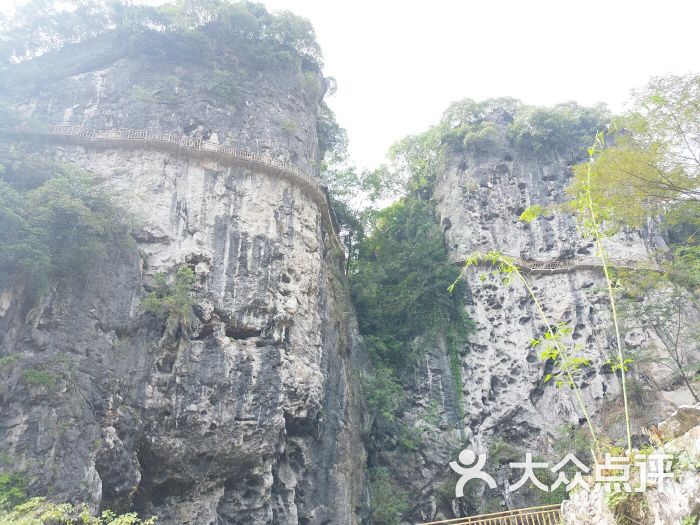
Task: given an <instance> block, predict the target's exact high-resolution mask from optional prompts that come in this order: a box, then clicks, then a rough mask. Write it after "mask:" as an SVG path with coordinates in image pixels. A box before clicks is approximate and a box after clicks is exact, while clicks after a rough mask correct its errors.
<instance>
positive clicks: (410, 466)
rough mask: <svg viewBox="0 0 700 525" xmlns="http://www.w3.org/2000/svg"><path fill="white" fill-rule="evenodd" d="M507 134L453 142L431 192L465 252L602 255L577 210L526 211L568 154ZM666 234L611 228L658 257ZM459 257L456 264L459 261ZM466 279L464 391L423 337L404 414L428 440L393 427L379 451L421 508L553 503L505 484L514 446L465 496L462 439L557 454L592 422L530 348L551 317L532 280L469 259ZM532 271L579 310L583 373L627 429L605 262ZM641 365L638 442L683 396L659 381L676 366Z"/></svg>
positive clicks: (623, 254) (549, 197)
mask: <svg viewBox="0 0 700 525" xmlns="http://www.w3.org/2000/svg"><path fill="white" fill-rule="evenodd" d="M500 146H501V147H500V148H499V149H500V153H499V155H498V156H497V155H495V154H488V153H480V154H474V153H470V152H467V151H464V152H450V153H448V154H446V156H445V158H444V159H443V160H442V165H441V167H440V168H439V169H438V170H437V171H438V173H437V178H436V180H435V182H434V184H433V187H432V197H433V198H434V199H435V201H436V203H437V213H438V220H439V221H440V223H441V224H442V226H443V229H444V231H445V240H446V243H447V246H448V249H449V251H450V253H451V255H452V257H453V259H454V260H455V261H460V260H464V258H466V256H467V255H469V254H470V253H473V252H488V251H491V250H497V251H501V252H502V253H505V254H508V255H511V256H514V257H521V258H523V259H529V260H537V261H554V260H565V259H571V258H573V257H577V256H592V255H594V254H595V252H594V247H593V242H592V240H591V239H587V238H584V237H582V235H581V233H580V231H579V229H578V228H577V226H576V221H575V219H574V217H572V216H571V215H568V214H566V213H562V212H551V213H549V214H547V215H545V216H542V217H539V218H537V219H536V220H534V221H533V222H532V223H531V224H527V223H525V222H523V221H520V220H519V216H520V214H521V213H522V212H523V211H524V210H525V209H526V208H527V207H528V206H531V205H534V204H540V205H542V206H545V207H547V206H552V205H556V204H558V203H561V202H563V200H564V199H565V189H566V186H567V185H568V182H569V180H570V178H571V169H570V166H569V165H567V164H565V163H563V162H561V161H560V160H559V159H558V158H557V157H556V155H555V154H554V153H552V152H548V151H541V152H539V153H538V154H537V155H535V154H533V153H531V152H528V151H520V150H515V149H513V148H511V147H510V146H508V145H507V144H506V143H505V142H504V143H503V144H501V145H500ZM655 235H656V234H655V232H654V228H653V224H651V223H650V224H649V227H648V228H645V229H642V230H641V231H638V230H626V231H621V232H618V233H617V234H615V235H614V236H613V237H611V238H610V239H607V241H606V242H607V249H608V251H609V253H611V254H614V255H613V256H614V257H615V258H621V259H629V260H637V261H643V262H649V261H653V258H654V252H655V250H656V249H660V248H663V247H659V245H658V244H659V243H658V242H656V241H655V240H654V238H655ZM459 269H460V265H458V264H456V265H455V272H456V273H457V272H458V271H459ZM465 279H466V281H467V283H468V292H467V295H466V297H465V299H464V300H465V308H466V310H467V312H468V314H469V316H470V317H471V318H472V319H473V320H474V321H475V323H476V328H475V330H474V331H473V333H472V335H471V336H470V337H469V342H468V343H467V344H466V345H464V346H463V347H462V348H461V349H460V354H461V375H462V385H461V396H458V395H455V394H454V379H453V377H452V374H451V372H450V370H449V357H448V354H447V351H446V347H445V345H444V344H442V343H440V342H438V343H437V344H436V343H434V342H432V341H418V342H417V344H422V345H425V346H426V350H427V351H426V355H425V357H424V362H423V363H421V364H420V365H419V366H418V367H417V370H416V371H415V374H414V375H413V376H412V377H409V378H405V384H406V385H407V388H408V390H409V391H410V394H409V396H408V397H409V398H410V399H411V400H412V403H413V407H412V409H409V410H408V411H407V413H406V414H405V415H404V418H403V423H404V424H405V425H406V426H407V427H408V428H410V429H412V430H413V432H416V433H418V434H420V436H421V446H420V447H419V450H417V451H411V450H408V451H407V450H404V449H402V448H401V447H400V446H398V445H396V444H395V443H392V442H391V441H388V442H387V443H381V444H380V446H379V449H380V451H379V452H378V453H377V457H378V459H377V460H376V461H377V463H378V464H384V463H385V464H388V465H392V469H393V470H392V472H394V473H395V475H396V478H397V479H398V480H399V483H400V484H401V485H402V486H403V487H404V488H406V489H407V490H408V492H409V494H410V495H411V498H412V503H413V504H414V506H413V507H412V510H411V512H412V514H411V516H412V518H413V519H414V521H416V522H417V521H429V520H432V519H441V518H451V517H454V516H464V515H474V514H479V513H485V512H496V511H500V510H505V509H506V508H519V507H526V506H533V505H537V504H541V503H546V502H547V500H544V499H543V493H539V492H538V491H537V490H532V491H529V490H525V489H523V490H521V491H517V492H510V493H509V492H507V491H506V488H507V487H508V486H509V485H512V484H513V483H515V482H516V481H518V479H519V478H518V477H517V476H518V475H519V472H518V471H513V470H511V469H509V468H508V466H507V463H508V462H509V461H510V460H509V459H508V458H505V459H498V458H492V459H490V460H489V461H488V462H487V467H486V470H487V471H488V472H489V473H490V474H491V475H493V476H494V478H495V479H496V481H497V483H498V487H499V488H498V489H496V490H493V491H491V490H489V489H488V488H485V487H481V486H479V485H478V484H475V485H474V486H473V488H472V489H470V490H471V492H469V494H468V495H466V496H465V497H464V498H460V499H455V498H454V485H455V482H456V480H457V476H456V474H454V473H453V472H452V471H451V470H450V469H449V467H448V463H449V462H450V461H453V460H455V459H456V458H457V453H458V452H459V450H461V449H462V448H465V447H469V448H471V449H472V450H474V451H476V452H483V453H487V454H492V455H493V454H494V453H495V452H496V451H497V450H498V449H499V448H500V449H501V450H504V449H505V450H506V451H508V453H509V454H514V455H515V457H513V459H512V460H514V461H522V460H523V459H524V454H525V452H526V451H529V452H532V453H533V455H535V456H541V457H546V458H548V459H550V460H555V459H556V461H554V462H553V463H551V465H554V463H556V462H558V461H559V460H560V459H561V458H562V457H563V455H564V453H563V452H561V451H560V450H559V451H558V450H555V449H556V447H557V446H559V447H560V446H561V443H560V441H561V439H562V428H563V427H564V426H567V425H569V426H572V427H573V428H577V427H580V426H583V425H584V424H585V419H584V417H583V413H582V411H581V408H580V406H579V403H578V402H577V401H576V399H575V397H574V395H573V392H572V391H571V390H570V389H568V388H555V387H554V385H553V384H552V383H553V382H550V383H549V384H545V383H544V379H545V376H546V375H547V374H548V373H550V372H552V369H551V365H549V364H545V363H543V362H542V361H541V360H540V357H539V350H536V349H533V348H531V347H530V341H531V340H532V339H533V338H540V337H542V335H543V333H544V331H545V325H544V323H543V322H542V320H541V318H540V316H539V314H538V312H537V309H536V308H535V305H534V303H533V301H532V300H531V298H530V296H529V294H528V292H527V290H526V288H525V287H524V286H523V284H522V283H521V282H519V281H518V280H517V279H516V280H513V281H512V282H511V283H510V284H507V285H504V284H502V282H501V278H500V277H499V276H496V275H492V274H491V272H490V270H489V269H488V268H486V267H472V268H470V269H469V270H467V272H466V274H465ZM528 279H529V281H530V284H531V285H532V287H533V289H534V291H535V293H536V294H537V295H538V297H539V299H540V301H541V303H542V305H543V308H544V310H545V314H546V315H547V317H548V319H549V321H550V323H552V324H556V323H559V322H564V323H567V324H568V325H569V326H570V327H571V328H572V329H573V333H572V335H571V337H570V339H569V340H568V343H569V344H570V345H571V347H573V345H580V348H579V349H578V350H577V352H580V354H581V355H585V356H586V357H588V358H589V359H590V360H591V364H590V366H589V367H587V368H586V369H585V370H584V371H583V373H582V375H581V377H580V379H579V384H580V385H581V391H582V397H583V400H584V402H585V404H586V407H587V409H588V410H589V411H590V412H591V414H592V417H593V420H594V423H595V425H596V427H597V429H598V432H599V433H600V434H601V435H607V436H609V437H612V438H620V437H622V436H623V435H624V432H625V430H624V418H623V417H620V414H621V413H622V407H621V401H620V392H621V387H620V381H619V377H618V376H616V375H615V374H613V373H612V372H611V370H610V367H609V366H608V365H606V364H605V363H606V361H607V360H608V359H609V358H610V357H611V356H612V355H613V352H614V351H615V350H614V349H615V342H614V335H613V334H614V332H613V331H612V324H611V322H612V320H611V316H610V305H609V300H608V298H607V293H606V289H605V281H604V278H603V275H602V272H601V271H600V270H596V269H577V270H576V271H572V272H568V273H554V274H551V275H550V274H532V275H529V276H528ZM633 335H634V334H632V333H630V334H628V333H625V334H624V336H625V337H628V338H629V337H632V336H633ZM645 337H647V336H646V335H645ZM629 344H632V343H629ZM634 378H635V379H636V380H638V381H639V384H641V385H643V386H642V387H641V388H643V390H644V392H645V394H644V401H643V402H641V403H640V402H638V401H636V398H635V399H633V408H632V418H633V426H634V428H635V442H636V443H646V438H645V436H644V435H643V434H642V433H641V429H642V428H644V427H649V426H651V425H652V424H654V423H655V422H656V421H658V420H659V419H661V418H662V417H664V416H667V415H668V414H670V413H671V412H672V411H673V409H674V406H673V405H672V404H671V403H669V402H667V401H666V400H664V399H663V398H662V397H661V395H660V394H659V393H658V392H657V391H656V389H658V388H659V385H664V388H669V389H672V388H673V387H670V386H669V385H670V381H669V380H670V376H669V374H668V373H667V372H664V371H663V370H662V369H661V368H660V367H658V366H654V365H653V364H652V365H647V368H645V369H640V370H639V372H637V375H635V376H634ZM647 378H653V379H654V380H658V382H657V381H654V380H651V379H647ZM652 390H653V392H652ZM460 397H461V401H460V399H459V398H460ZM435 400H437V402H438V407H437V409H436V410H432V412H437V413H438V414H439V423H438V424H437V425H431V424H430V423H428V422H427V421H429V420H430V419H431V418H430V417H429V415H428V414H429V412H431V410H429V409H430V407H431V406H432V404H433V403H434V402H435ZM504 444H507V445H508V446H504ZM511 447H514V448H515V452H513V451H512V450H511ZM571 451H572V452H575V450H571ZM468 488H469V487H468ZM544 496H546V494H545V495H544ZM589 510H590V509H589ZM601 519H602V518H601Z"/></svg>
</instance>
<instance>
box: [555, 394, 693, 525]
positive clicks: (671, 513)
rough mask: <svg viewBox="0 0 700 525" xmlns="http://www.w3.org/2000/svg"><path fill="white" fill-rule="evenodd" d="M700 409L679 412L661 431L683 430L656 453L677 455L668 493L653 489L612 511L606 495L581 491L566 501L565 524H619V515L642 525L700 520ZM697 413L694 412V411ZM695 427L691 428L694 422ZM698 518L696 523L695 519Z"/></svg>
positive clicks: (682, 524)
mask: <svg viewBox="0 0 700 525" xmlns="http://www.w3.org/2000/svg"><path fill="white" fill-rule="evenodd" d="M698 408H700V406H697V405H696V406H695V407H691V406H687V407H683V409H679V410H678V411H677V412H675V413H674V414H673V415H672V416H671V417H670V418H668V419H667V420H666V421H664V422H662V423H660V424H659V428H667V429H670V428H677V429H680V428H683V429H685V430H684V431H683V432H682V434H680V435H678V437H676V438H675V439H672V440H671V441H669V442H668V443H666V444H665V445H663V447H660V448H658V449H656V450H655V453H659V454H661V453H665V454H671V455H673V456H674V458H675V459H674V469H673V472H674V475H673V478H672V479H668V480H666V481H665V483H664V490H663V491H661V490H658V489H657V488H650V489H648V490H647V491H645V492H643V493H641V494H635V495H632V496H631V497H630V498H629V499H628V501H626V502H622V503H620V504H618V507H617V508H616V509H611V508H610V505H609V504H608V502H607V501H606V495H605V494H604V493H601V492H595V491H578V492H575V493H573V494H572V495H571V499H570V500H569V501H566V502H564V505H563V507H562V517H563V520H564V524H565V525H589V524H590V525H593V524H603V525H616V524H617V523H618V521H617V520H616V515H620V516H628V517H629V518H632V519H634V520H635V521H634V522H635V523H640V524H642V525H687V524H688V523H697V520H698V519H699V518H700V474H699V471H698V469H699V468H700V415H699V414H700V413H699V412H698V411H697V409H698ZM693 410H694V411H693ZM693 420H694V423H695V425H692V426H691V427H690V428H688V425H689V424H690V423H691V421H693ZM693 517H694V518H695V519H694V520H693V521H691V520H692V518H693Z"/></svg>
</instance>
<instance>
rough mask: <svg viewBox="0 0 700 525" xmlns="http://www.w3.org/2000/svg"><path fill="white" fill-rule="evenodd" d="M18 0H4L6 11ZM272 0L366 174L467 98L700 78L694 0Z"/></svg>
mask: <svg viewBox="0 0 700 525" xmlns="http://www.w3.org/2000/svg"><path fill="white" fill-rule="evenodd" d="M148 1H149V3H162V2H160V1H159V0H148ZM15 3H16V2H15V1H12V0H9V1H8V0H0V9H4V10H7V9H9V8H10V6H11V5H12V4H15ZM262 3H264V4H266V5H267V6H268V8H269V9H270V10H279V9H289V10H291V11H293V12H295V13H297V14H299V15H302V16H305V17H306V18H308V19H310V20H311V22H312V23H313V24H314V26H315V28H316V32H317V36H318V40H319V42H320V44H321V47H322V48H323V52H324V55H325V62H326V68H325V73H326V74H327V75H331V76H334V77H335V78H336V80H337V81H338V91H337V93H336V94H335V95H334V96H333V97H331V98H329V100H328V103H329V105H330V106H331V107H332V108H333V110H334V111H335V112H336V115H337V117H338V121H339V122H340V124H341V125H342V126H344V127H345V128H347V130H348V133H349V137H350V151H351V155H352V157H353V158H354V159H355V161H356V162H357V164H358V165H360V166H366V167H370V166H375V165H377V164H378V163H380V162H382V160H383V158H384V154H385V152H386V150H387V149H388V147H389V146H390V145H391V144H392V143H393V142H394V141H396V140H398V139H399V138H401V137H402V136H404V135H406V134H408V133H416V132H419V131H422V130H424V129H425V128H427V127H428V126H429V125H430V124H432V123H435V122H436V121H437V120H438V119H439V118H440V115H441V113H442V111H443V110H444V109H445V108H446V107H447V105H448V104H449V103H450V102H452V101H454V100H457V99H460V98H465V97H469V98H473V99H477V100H479V99H483V98H488V97H495V96H506V95H507V96H513V97H516V98H519V99H521V100H522V101H524V102H526V103H531V104H543V105H551V104H555V103H557V102H563V101H567V100H576V101H578V102H580V103H583V104H592V103H594V102H597V101H603V102H606V103H608V104H609V106H610V107H611V108H612V109H613V110H619V109H621V108H622V106H623V103H624V101H625V100H626V99H627V95H628V92H629V90H630V89H631V88H633V87H639V86H642V85H643V84H644V83H645V82H646V81H647V79H648V78H649V77H650V76H651V75H659V74H665V73H670V72H673V73H690V72H700V55H699V54H698V53H699V51H700V36H699V34H698V29H697V24H698V20H700V2H696V1H693V0H665V1H663V2H659V1H658V0H657V1H646V0H635V1H627V0H614V1H613V0H610V1H608V2H595V1H592V0H590V1H587V2H581V1H574V0H568V1H566V0H552V1H546V0H532V1H523V0H480V1H466V0H463V1H456V0H454V1H448V0H430V1H423V2H411V1H407V0H403V1H398V0H397V1H393V0H345V1H335V0H334V1H331V0H263V2H262Z"/></svg>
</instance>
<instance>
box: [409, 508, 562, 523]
mask: <svg viewBox="0 0 700 525" xmlns="http://www.w3.org/2000/svg"><path fill="white" fill-rule="evenodd" d="M560 523H561V505H547V506H544V507H530V508H527V509H514V510H506V511H503V512H494V513H492V514H481V515H480V516H471V517H469V518H455V519H451V520H443V521H431V522H430V523H423V524H421V525H559V524H560Z"/></svg>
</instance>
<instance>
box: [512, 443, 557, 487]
mask: <svg viewBox="0 0 700 525" xmlns="http://www.w3.org/2000/svg"><path fill="white" fill-rule="evenodd" d="M547 467H549V463H533V462H532V453H531V452H526V453H525V463H511V464H510V468H517V469H525V472H524V473H523V477H522V478H520V481H518V482H517V483H516V484H515V485H511V486H510V487H508V492H513V491H516V490H518V489H519V488H520V487H522V486H523V485H525V483H526V482H527V481H528V480H530V481H532V483H534V485H535V486H536V487H537V488H538V489H540V490H542V491H544V492H549V487H548V486H547V485H545V484H544V483H542V482H541V481H540V480H539V479H537V476H535V469H544V468H547Z"/></svg>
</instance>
